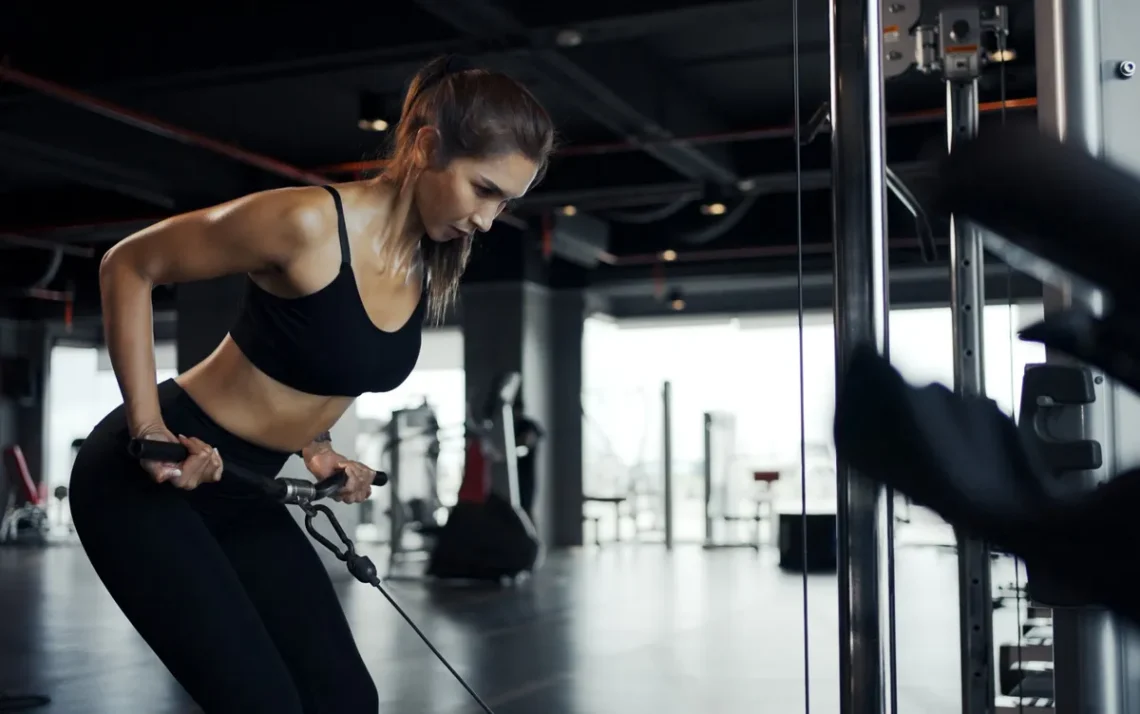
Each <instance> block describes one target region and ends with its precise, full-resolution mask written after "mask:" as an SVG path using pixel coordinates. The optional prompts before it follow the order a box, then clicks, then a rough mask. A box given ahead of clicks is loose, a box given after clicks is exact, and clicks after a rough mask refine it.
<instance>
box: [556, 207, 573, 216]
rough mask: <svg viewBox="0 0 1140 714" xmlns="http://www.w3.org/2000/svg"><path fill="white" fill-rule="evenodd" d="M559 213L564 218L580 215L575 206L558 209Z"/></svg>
mask: <svg viewBox="0 0 1140 714" xmlns="http://www.w3.org/2000/svg"><path fill="white" fill-rule="evenodd" d="M558 212H559V213H561V214H562V215H564V216H574V215H577V214H578V209H577V207H575V206H563V207H562V208H559V209H558Z"/></svg>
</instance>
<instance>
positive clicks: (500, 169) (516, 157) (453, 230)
mask: <svg viewBox="0 0 1140 714" xmlns="http://www.w3.org/2000/svg"><path fill="white" fill-rule="evenodd" d="M537 174H538V166H537V165H536V164H535V163H534V162H533V161H531V160H530V159H528V158H527V157H525V156H523V155H522V154H520V153H511V154H503V155H499V156H492V157H488V158H485V159H455V160H454V161H452V162H451V163H450V164H448V165H447V166H446V167H445V168H443V169H437V170H433V169H428V170H425V171H424V172H423V173H421V174H420V177H419V180H418V181H417V182H416V189H415V191H416V192H415V199H416V206H417V208H418V209H419V214H420V220H421V221H422V222H423V226H424V232H425V233H427V235H428V237H429V238H431V239H432V240H434V241H436V242H439V243H446V242H447V241H452V240H456V239H457V238H463V237H465V236H470V235H471V234H473V233H474V232H475V231H481V232H484V233H485V232H487V231H489V230H491V224H492V223H494V222H495V219H496V218H497V217H498V216H499V214H500V213H502V212H503V209H504V208H506V207H507V204H508V202H510V201H513V200H515V199H517V198H519V197H520V196H522V195H524V194H525V193H526V192H527V190H528V189H529V188H530V186H531V184H532V183H533V182H534V179H535V176H536V175H537Z"/></svg>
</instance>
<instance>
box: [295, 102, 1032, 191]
mask: <svg viewBox="0 0 1140 714" xmlns="http://www.w3.org/2000/svg"><path fill="white" fill-rule="evenodd" d="M1036 106H1037V97H1025V98H1021V99H1007V100H1006V101H1005V102H1004V103H1003V102H1000V101H998V102H985V103H983V104H980V105H978V111H979V113H982V114H987V113H992V112H998V111H1001V110H1002V109H1003V108H1004V109H1006V110H1015V109H1032V108H1034V107H1036ZM945 120H946V110H945V109H944V108H936V109H923V110H920V111H916V112H903V113H900V114H895V115H893V116H890V117H887V126H908V125H912V124H922V123H926V122H933V121H945ZM821 129H822V130H823V131H830V128H829V127H821ZM793 136H795V126H794V125H792V124H780V125H776V126H765V127H757V128H755V129H741V130H737V131H721V132H712V133H707V134H691V135H688V136H676V137H672V138H669V139H660V140H658V139H646V140H643V141H613V142H604V143H597V144H570V145H568V146H565V147H563V148H561V149H559V150H558V152H557V153H558V155H559V156H597V155H602V154H617V153H627V152H633V151H641V150H643V149H646V148H650V147H655V146H665V145H677V144H691V145H694V146H699V145H701V144H728V143H733V142H744V141H763V140H767V139H787V138H791V137H793ZM383 166H384V162H383V161H382V160H376V161H347V162H344V163H339V164H330V165H328V166H322V167H320V168H318V169H316V170H317V171H321V172H324V173H328V174H359V173H366V172H368V171H375V170H377V169H380V168H383Z"/></svg>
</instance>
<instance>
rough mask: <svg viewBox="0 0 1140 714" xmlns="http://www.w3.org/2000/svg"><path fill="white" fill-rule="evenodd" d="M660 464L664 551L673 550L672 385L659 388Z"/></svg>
mask: <svg viewBox="0 0 1140 714" xmlns="http://www.w3.org/2000/svg"><path fill="white" fill-rule="evenodd" d="M661 429H662V434H661V450H662V454H661V463H662V472H663V474H662V475H663V477H664V479H663V480H664V482H665V483H664V486H663V487H662V488H664V490H665V549H666V550H672V549H673V385H672V384H670V383H669V382H665V384H664V386H663V387H662V388H661Z"/></svg>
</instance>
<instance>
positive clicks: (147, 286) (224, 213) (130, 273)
mask: <svg viewBox="0 0 1140 714" xmlns="http://www.w3.org/2000/svg"><path fill="white" fill-rule="evenodd" d="M314 191H315V192H317V193H316V194H314V193H313V192H314ZM321 195H324V192H323V191H321V190H320V189H319V188H301V189H279V190H275V191H266V192H262V193H257V194H252V195H250V196H246V197H244V198H239V199H236V200H234V201H230V202H228V203H224V204H222V205H219V206H216V207H213V208H206V209H202V210H200V211H194V212H191V213H186V214H182V215H179V216H175V217H173V218H168V219H166V220H164V221H161V222H159V223H157V224H155V225H153V226H150V227H149V228H145V229H143V230H141V231H139V232H137V233H135V234H133V235H131V236H129V237H128V238H126V239H124V240H123V241H121V242H120V243H118V244H116V245H115V246H114V247H113V248H111V250H109V251H108V252H107V253H106V255H104V256H103V260H102V263H101V264H100V266H99V286H100V289H101V292H102V306H103V325H104V331H105V336H106V341H107V350H108V353H109V356H110V359H111V366H112V369H113V370H114V372H115V377H116V378H117V380H118V382H119V389H120V391H121V392H122V394H123V401H124V406H125V408H126V416H127V423H128V426H129V428H130V430H131V433H132V434H133V435H137V434H139V433H141V432H145V431H146V430H147V429H148V428H154V427H159V426H161V424H162V416H161V414H160V412H159V405H158V389H157V384H156V382H157V378H156V373H155V363H154V330H153V320H154V315H153V307H152V302H151V290H152V289H153V288H154V286H155V285H163V284H172V283H184V282H191V281H194V280H205V279H208V278H214V277H219V276H222V275H233V274H237V273H258V272H267V271H282V270H287V269H288V266H289V265H291V264H292V263H293V261H294V260H296V258H297V256H299V255H301V254H303V253H304V252H305V250H306V248H307V246H308V245H309V244H311V243H312V242H313V241H314V240H319V239H320V238H321V237H323V236H324V235H327V233H326V230H327V226H325V223H326V222H327V218H326V217H325V216H324V211H322V206H321V204H318V203H316V200H317V199H318V198H319V197H320V196H321ZM334 234H335V231H334Z"/></svg>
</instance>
